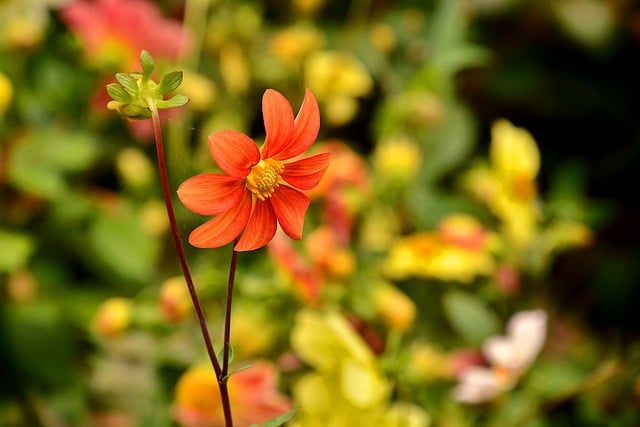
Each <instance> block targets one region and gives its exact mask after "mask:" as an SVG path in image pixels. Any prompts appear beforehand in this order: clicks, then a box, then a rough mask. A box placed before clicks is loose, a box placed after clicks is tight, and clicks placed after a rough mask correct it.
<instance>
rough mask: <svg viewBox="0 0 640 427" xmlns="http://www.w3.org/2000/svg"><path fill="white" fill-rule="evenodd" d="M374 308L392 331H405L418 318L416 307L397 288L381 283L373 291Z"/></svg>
mask: <svg viewBox="0 0 640 427" xmlns="http://www.w3.org/2000/svg"><path fill="white" fill-rule="evenodd" d="M373 307H374V309H375V310H376V312H377V313H378V314H379V315H380V317H381V318H382V320H383V321H384V322H385V323H386V324H387V325H388V326H389V327H390V328H392V329H396V330H399V331H405V330H407V329H408V328H409V327H411V325H412V324H413V322H414V320H415V318H416V306H415V304H414V303H413V301H412V300H411V298H409V297H408V296H407V295H405V294H404V293H403V292H401V291H400V290H399V289H398V288H396V287H395V286H393V285H391V284H389V283H386V282H381V283H378V284H377V285H376V286H375V288H374V290H373Z"/></svg>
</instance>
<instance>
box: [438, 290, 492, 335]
mask: <svg viewBox="0 0 640 427" xmlns="http://www.w3.org/2000/svg"><path fill="white" fill-rule="evenodd" d="M443 303H444V310H445V314H446V316H447V318H448V319H449V322H450V323H451V326H452V327H453V328H454V329H455V330H456V332H457V333H458V334H459V335H460V337H461V338H463V339H464V340H465V341H467V342H468V343H469V344H471V345H474V346H479V345H481V344H482V341H484V339H485V338H487V337H489V336H491V335H497V334H499V333H500V330H501V323H500V319H499V318H498V316H497V315H496V314H495V313H494V312H493V311H491V309H490V308H489V306H488V305H487V304H486V303H485V302H484V301H483V300H481V299H480V298H479V297H475V296H472V295H470V294H466V293H463V292H460V291H450V292H448V293H447V294H445V296H444V298H443Z"/></svg>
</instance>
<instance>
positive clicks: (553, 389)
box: [528, 359, 589, 399]
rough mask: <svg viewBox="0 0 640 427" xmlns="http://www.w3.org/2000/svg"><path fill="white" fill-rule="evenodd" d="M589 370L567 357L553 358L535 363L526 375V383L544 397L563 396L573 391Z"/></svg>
mask: <svg viewBox="0 0 640 427" xmlns="http://www.w3.org/2000/svg"><path fill="white" fill-rule="evenodd" d="M588 375H589V372H588V371H587V370H586V369H585V368H584V367H583V366H581V365H580V364H579V363H576V362H575V361H573V360H569V359H554V360H550V361H540V362H538V363H536V366H535V369H532V370H531V372H530V373H529V375H528V379H529V381H528V385H529V386H530V387H531V388H532V389H534V390H535V391H536V392H537V393H538V394H539V395H540V396H542V397H543V398H545V399H550V398H556V397H560V396H565V395H567V394H569V393H571V392H573V391H574V390H575V389H576V387H578V386H579V385H580V384H581V383H582V381H583V380H584V379H585V378H586V377H587V376H588Z"/></svg>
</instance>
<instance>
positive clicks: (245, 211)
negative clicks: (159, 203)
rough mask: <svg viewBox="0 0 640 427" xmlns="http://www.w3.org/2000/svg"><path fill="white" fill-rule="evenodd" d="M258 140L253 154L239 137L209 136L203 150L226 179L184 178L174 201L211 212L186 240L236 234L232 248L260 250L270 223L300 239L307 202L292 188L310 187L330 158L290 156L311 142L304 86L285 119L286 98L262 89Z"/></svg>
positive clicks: (314, 128)
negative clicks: (261, 132) (261, 125)
mask: <svg viewBox="0 0 640 427" xmlns="http://www.w3.org/2000/svg"><path fill="white" fill-rule="evenodd" d="M262 114H263V118H264V125H265V130H266V139H265V142H264V145H262V147H261V148H260V149H258V147H257V146H256V144H255V143H254V142H253V140H251V138H249V137H248V136H247V135H245V134H243V133H240V132H237V131H232V130H223V131H220V132H215V133H213V134H211V135H209V150H210V151H211V155H212V156H213V159H214V160H215V161H216V163H217V164H218V166H220V169H222V170H223V171H224V172H226V174H214V173H208V174H202V175H197V176H194V177H192V178H189V179H188V180H186V181H185V182H184V183H182V185H181V186H180V188H179V189H178V197H179V198H180V200H181V201H182V203H183V204H184V205H185V206H186V207H187V208H188V209H190V210H192V211H193V212H195V213H198V214H201V215H217V216H216V217H214V218H212V219H210V220H209V221H207V222H206V223H204V224H202V225H201V226H199V227H198V228H196V229H195V230H193V232H192V233H191V235H190V236H189V242H190V243H191V244H192V245H193V246H196V247H200V248H216V247H219V246H223V245H226V244H227V243H229V242H231V241H233V240H234V239H236V238H237V237H238V236H240V235H241V234H242V236H241V237H240V240H239V241H238V243H237V244H236V246H235V248H234V249H235V250H237V251H250V250H254V249H258V248H261V247H262V246H264V245H266V244H267V243H269V241H270V240H271V239H272V238H273V236H274V234H275V232H276V228H277V223H279V224H280V227H281V228H282V230H283V231H284V232H285V233H286V234H287V235H288V236H289V237H291V238H293V239H300V238H301V237H302V227H303V224H304V215H305V212H306V211H307V208H308V207H309V198H308V197H307V196H306V195H305V194H303V193H302V192H300V191H299V190H310V189H312V188H313V187H315V186H316V185H317V184H318V182H320V179H321V178H322V176H323V175H324V172H325V171H326V170H327V167H328V166H329V158H330V157H331V154H330V153H322V154H317V155H315V156H311V157H307V158H303V159H296V158H297V157H298V156H300V155H301V154H302V153H303V152H304V151H305V150H306V149H307V148H309V147H310V146H311V144H313V142H314V141H315V139H316V137H317V135H318V130H319V129H320V112H319V109H318V103H317V101H316V98H315V96H314V95H313V93H312V92H311V91H310V90H308V89H307V91H306V94H305V97H304V101H303V102H302V106H301V107H300V111H299V112H298V115H297V116H296V118H295V120H294V118H293V111H292V110H291V106H290V105H289V103H288V101H287V100H286V99H285V98H284V96H282V95H281V94H280V93H279V92H277V91H275V90H273V89H268V90H267V91H266V92H265V93H264V96H263V97H262Z"/></svg>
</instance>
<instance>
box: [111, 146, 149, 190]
mask: <svg viewBox="0 0 640 427" xmlns="http://www.w3.org/2000/svg"><path fill="white" fill-rule="evenodd" d="M116 168H117V170H118V174H119V175H120V177H121V179H122V181H123V182H124V184H125V185H127V186H130V187H133V188H136V189H140V188H143V187H146V186H147V185H149V184H150V183H151V181H152V180H153V178H154V168H153V164H152V163H151V161H150V160H149V158H148V157H147V156H146V155H145V154H144V152H143V151H142V150H140V149H138V148H133V147H128V148H125V149H123V150H122V151H120V153H118V156H117V157H116Z"/></svg>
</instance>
